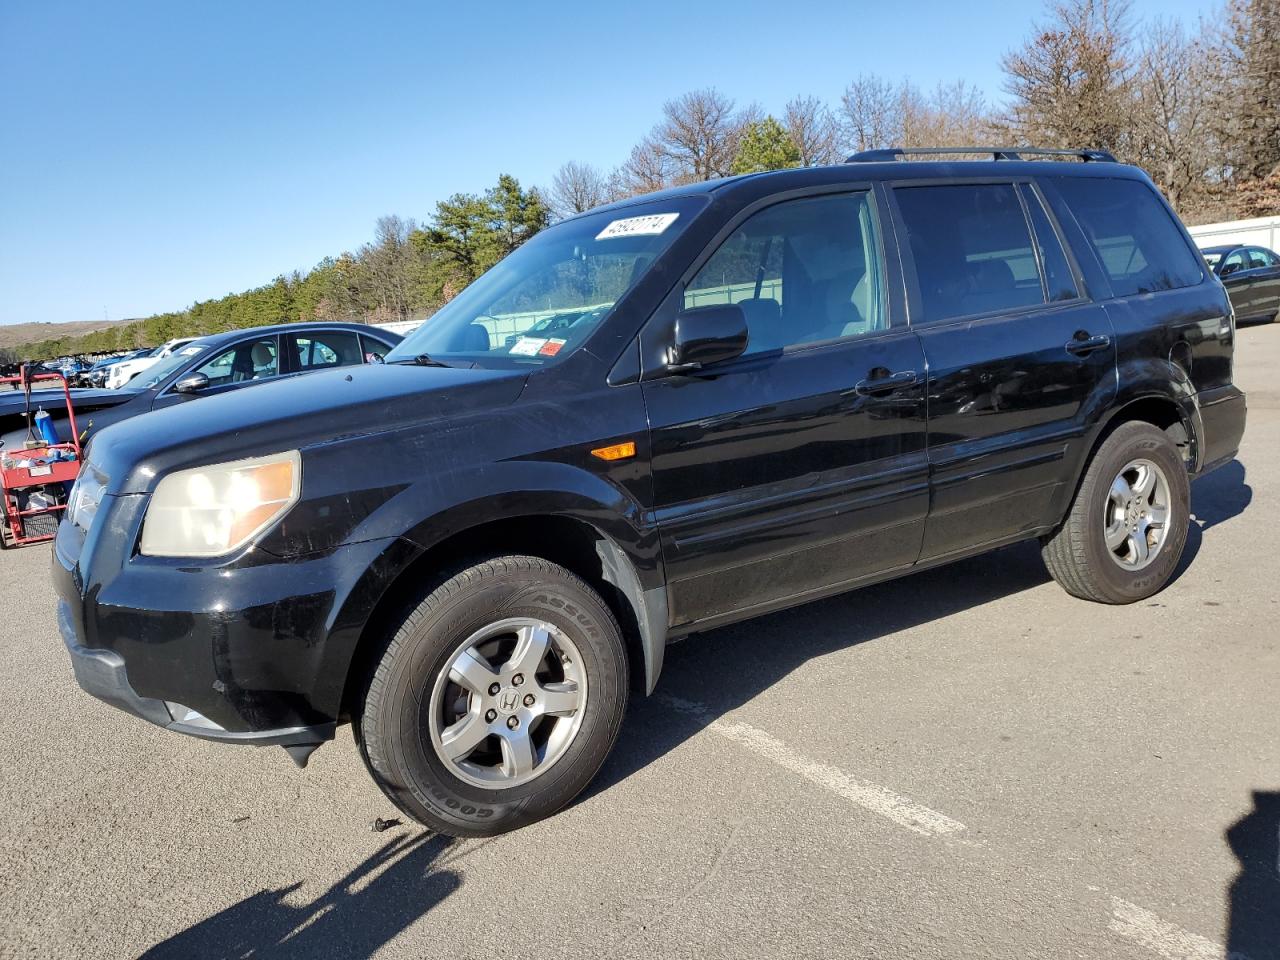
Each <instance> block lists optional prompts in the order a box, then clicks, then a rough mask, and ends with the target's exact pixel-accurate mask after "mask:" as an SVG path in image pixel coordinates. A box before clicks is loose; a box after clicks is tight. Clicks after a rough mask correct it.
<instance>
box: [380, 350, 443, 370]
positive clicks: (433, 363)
mask: <svg viewBox="0 0 1280 960" xmlns="http://www.w3.org/2000/svg"><path fill="white" fill-rule="evenodd" d="M388 362H390V363H400V364H408V363H412V364H413V365H414V366H417V367H447V366H449V364H447V363H445V362H444V361H442V360H436V359H435V358H434V357H431V356H429V355H428V354H425V353H420V354H418V355H417V356H416V357H413V358H411V359H408V360H391V361H388Z"/></svg>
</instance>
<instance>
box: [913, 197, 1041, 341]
mask: <svg viewBox="0 0 1280 960" xmlns="http://www.w3.org/2000/svg"><path fill="white" fill-rule="evenodd" d="M894 193H895V196H896V197H897V200H898V209H899V210H900V211H901V213H902V220H903V223H904V225H905V226H906V228H907V239H908V242H909V243H910V245H911V253H912V257H913V259H914V261H915V267H916V277H917V279H918V281H919V284H920V301H921V304H920V305H921V308H922V313H923V316H922V317H917V318H915V319H916V320H918V321H922V322H925V323H933V322H936V321H939V320H946V319H949V318H951V317H964V316H972V315H975V314H985V313H999V312H1003V311H1007V310H1015V309H1018V308H1020V307H1028V306H1034V305H1036V304H1042V303H1044V302H1045V294H1044V287H1043V285H1042V283H1041V280H1040V267H1039V264H1038V263H1037V260H1036V250H1035V247H1034V246H1033V242H1032V239H1031V228H1030V227H1029V226H1028V224H1027V215H1026V213H1025V212H1024V211H1023V208H1022V201H1021V200H1019V199H1018V193H1017V191H1016V190H1015V189H1014V187H1013V184H1009V183H987V184H972V185H964V186H938V187H899V188H897V189H896V190H895V191H894Z"/></svg>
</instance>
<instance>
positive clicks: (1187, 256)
mask: <svg viewBox="0 0 1280 960" xmlns="http://www.w3.org/2000/svg"><path fill="white" fill-rule="evenodd" d="M1054 185H1055V186H1056V187H1057V188H1058V192H1059V193H1061V194H1062V197H1063V199H1064V200H1066V202H1067V205H1068V206H1069V207H1070V208H1071V212H1072V213H1074V214H1075V217H1076V220H1077V221H1079V223H1080V226H1081V227H1082V228H1083V229H1084V232H1085V235H1086V236H1087V237H1088V239H1089V241H1090V242H1091V243H1092V244H1093V247H1094V250H1096V251H1097V254H1098V259H1099V260H1101V261H1102V268H1103V270H1105V271H1106V273H1107V276H1108V277H1110V278H1111V287H1112V289H1113V291H1114V293H1115V295H1116V296H1117V297H1128V296H1133V295H1134V294H1139V293H1155V292H1157V291H1159V290H1176V289H1178V288H1180V287H1190V286H1193V285H1195V284H1197V283H1199V282H1200V281H1201V279H1202V278H1203V275H1204V272H1203V270H1202V269H1201V265H1200V258H1199V257H1197V256H1196V255H1195V253H1193V252H1192V250H1191V248H1190V247H1189V246H1188V245H1187V242H1186V241H1185V240H1184V239H1183V237H1182V232H1181V231H1180V230H1179V229H1178V227H1177V225H1176V224H1175V223H1174V221H1173V218H1172V217H1170V215H1169V211H1168V210H1167V209H1166V208H1165V206H1164V204H1163V203H1161V202H1160V199H1159V198H1158V197H1157V196H1156V195H1155V193H1154V192H1153V191H1152V189H1151V188H1150V187H1149V186H1147V185H1146V184H1145V183H1142V182H1141V181H1138V180H1104V179H1098V178H1094V177H1055V178H1054Z"/></svg>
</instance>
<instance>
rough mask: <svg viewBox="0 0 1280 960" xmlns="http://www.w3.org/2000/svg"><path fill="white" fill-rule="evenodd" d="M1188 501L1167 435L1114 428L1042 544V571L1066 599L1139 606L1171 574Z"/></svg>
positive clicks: (1138, 427) (1128, 426)
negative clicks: (1062, 518) (1059, 522)
mask: <svg viewBox="0 0 1280 960" xmlns="http://www.w3.org/2000/svg"><path fill="white" fill-rule="evenodd" d="M1190 501H1191V485H1190V481H1189V480H1188V477H1187V469H1186V465H1185V464H1184V463H1183V460H1182V457H1181V455H1180V454H1179V452H1178V448H1177V447H1176V446H1175V445H1174V443H1173V441H1172V440H1170V439H1169V437H1168V435H1167V434H1165V433H1164V431H1162V430H1160V429H1158V428H1157V427H1155V426H1153V425H1152V424H1149V423H1144V422H1137V421H1135V422H1131V423H1124V424H1121V425H1120V426H1119V427H1118V428H1116V430H1115V432H1114V433H1112V434H1111V436H1109V437H1108V438H1107V439H1106V440H1105V441H1104V442H1103V444H1102V446H1100V447H1099V448H1098V451H1097V452H1096V453H1095V454H1094V456H1093V460H1092V461H1090V463H1089V467H1088V469H1087V470H1086V471H1085V475H1084V479H1083V480H1082V481H1081V483H1080V489H1079V490H1078V491H1077V492H1076V497H1075V500H1074V501H1073V502H1072V505H1071V511H1070V513H1068V514H1067V518H1066V520H1065V521H1064V522H1063V524H1062V526H1061V527H1060V528H1059V529H1058V530H1057V531H1055V532H1054V533H1053V534H1052V535H1051V536H1049V537H1046V538H1044V540H1042V541H1041V555H1042V556H1043V557H1044V562H1045V566H1046V567H1048V569H1049V573H1050V574H1052V576H1053V578H1054V579H1055V580H1057V581H1058V583H1059V584H1060V585H1061V586H1062V587H1063V589H1065V590H1066V591H1067V592H1068V593H1070V594H1072V595H1073V596H1077V597H1081V598H1083V599H1085V600H1094V601H1097V602H1099V603H1133V602H1135V601H1138V600H1143V599H1145V598H1147V597H1149V596H1151V595H1152V594H1154V593H1157V592H1159V591H1160V590H1161V589H1162V588H1163V587H1164V586H1165V584H1167V583H1168V582H1169V580H1170V578H1171V577H1172V576H1173V574H1174V571H1175V570H1176V569H1177V566H1178V561H1179V559H1181V557H1182V550H1183V547H1184V546H1185V545H1186V542H1187V528H1188V524H1189V523H1190V519H1191V516H1190Z"/></svg>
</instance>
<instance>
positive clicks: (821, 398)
mask: <svg viewBox="0 0 1280 960" xmlns="http://www.w3.org/2000/svg"><path fill="white" fill-rule="evenodd" d="M877 208H878V204H877V203H876V201H875V199H874V197H873V194H872V192H871V191H870V190H869V189H868V190H850V191H848V192H841V193H828V194H824V195H821V196H810V197H802V198H797V199H792V200H785V201H783V202H780V203H774V204H772V205H770V206H766V207H764V208H763V209H761V210H759V211H758V212H755V213H753V214H751V215H750V216H749V217H747V218H746V219H745V221H744V222H742V223H741V224H740V225H739V226H738V227H737V228H736V229H735V230H733V231H732V232H731V233H730V234H729V236H728V237H727V238H726V239H725V240H724V242H723V243H721V244H719V245H718V246H717V247H716V248H715V250H714V252H711V251H708V257H709V258H708V259H706V260H705V262H704V263H703V264H702V266H701V267H700V268H698V269H697V272H696V273H695V274H694V275H693V277H692V278H691V279H690V280H689V281H688V283H687V284H684V285H681V286H679V287H678V288H677V289H676V290H675V291H674V292H673V294H672V295H671V297H670V298H668V302H667V303H666V304H664V306H663V307H662V308H660V309H659V311H658V313H657V314H656V315H655V318H654V321H652V322H651V324H650V326H649V327H648V328H647V329H646V332H645V334H644V336H645V337H646V338H648V337H650V336H652V337H654V338H662V337H664V336H669V332H670V326H671V323H672V321H673V320H674V317H675V311H676V310H677V309H680V308H696V307H700V306H707V305H711V304H717V303H737V304H740V305H741V306H742V308H743V311H744V313H745V314H746V318H747V324H748V332H749V344H748V347H747V352H746V354H745V355H743V356H741V357H739V358H737V359H735V360H731V361H728V362H725V363H721V364H716V365H714V366H712V367H709V368H706V369H704V370H702V371H698V372H694V373H684V374H669V373H666V372H665V371H662V370H656V371H652V372H648V371H647V372H646V380H645V382H644V384H643V390H644V399H645V404H646V406H647V408H648V413H649V420H650V427H651V436H652V472H653V486H654V500H655V515H656V518H657V521H658V526H659V530H660V534H661V541H662V556H663V561H664V564H665V567H666V574H667V582H668V605H669V608H670V615H671V622H672V625H674V626H679V625H681V624H685V623H691V622H702V623H706V622H710V621H715V620H717V619H722V620H723V619H730V618H733V617H736V616H740V615H741V614H742V613H744V612H746V611H759V610H761V609H765V608H769V607H775V606H780V605H783V604H785V603H789V602H793V601H795V600H797V599H802V598H805V597H808V596H814V595H817V594H819V593H822V592H824V591H830V590H832V589H837V588H839V587H840V586H841V585H843V584H846V583H849V582H852V581H855V580H857V579H859V578H862V577H866V576H868V575H870V574H874V573H878V572H880V571H883V570H889V569H893V568H897V567H906V566H910V565H911V564H912V563H913V562H914V561H915V559H916V557H917V555H918V553H919V550H920V537H921V533H922V531H923V528H924V517H925V513H926V511H927V509H928V464H927V460H926V456H925V419H924V417H925V406H924V390H923V371H924V357H923V355H922V353H921V350H920V345H919V342H918V340H917V339H916V338H915V336H914V335H913V334H912V333H911V331H910V330H909V329H908V328H907V327H906V326H905V324H904V323H903V322H902V321H903V317H902V314H901V302H900V300H899V301H898V302H897V303H896V304H893V305H892V306H891V304H892V302H893V300H894V297H893V295H892V293H891V291H893V290H901V278H900V275H899V274H898V272H897V265H896V263H890V262H889V261H888V260H887V258H886V257H885V244H884V243H883V242H882V237H881V234H880V230H879V221H878V217H877Z"/></svg>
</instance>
